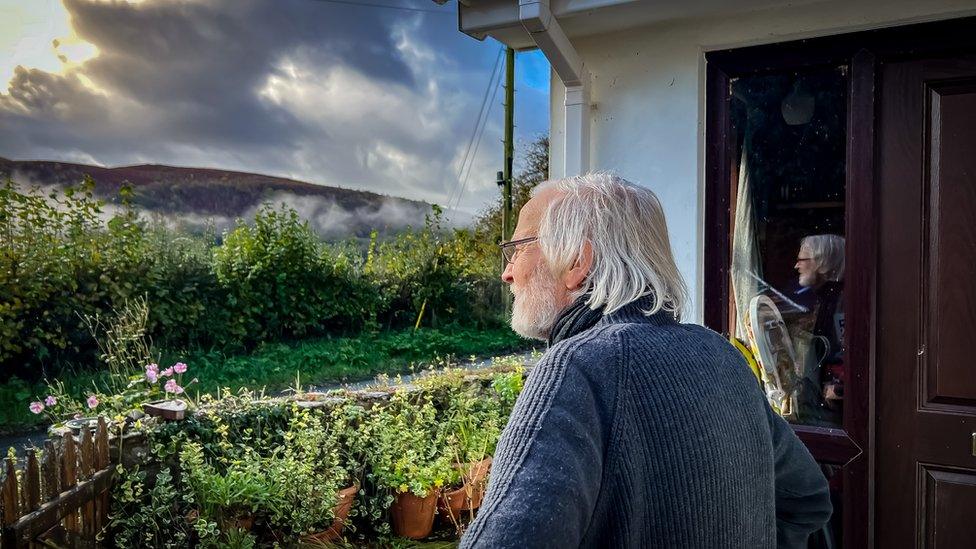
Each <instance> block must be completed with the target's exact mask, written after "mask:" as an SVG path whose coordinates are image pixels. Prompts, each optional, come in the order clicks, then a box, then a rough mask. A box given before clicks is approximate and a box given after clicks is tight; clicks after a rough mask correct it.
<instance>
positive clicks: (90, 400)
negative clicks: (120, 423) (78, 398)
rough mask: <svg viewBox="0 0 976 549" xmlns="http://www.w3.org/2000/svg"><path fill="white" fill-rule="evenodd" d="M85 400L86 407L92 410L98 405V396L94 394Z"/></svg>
mask: <svg viewBox="0 0 976 549" xmlns="http://www.w3.org/2000/svg"><path fill="white" fill-rule="evenodd" d="M85 402H87V403H88V408H90V409H92V410H94V409H95V408H97V407H98V397H97V396H95V395H91V396H89V397H88V400H86V401H85Z"/></svg>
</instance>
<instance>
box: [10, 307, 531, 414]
mask: <svg viewBox="0 0 976 549" xmlns="http://www.w3.org/2000/svg"><path fill="white" fill-rule="evenodd" d="M525 345H526V341H525V340H524V339H521V338H520V337H518V336H517V335H516V334H515V333H513V332H512V331H511V330H510V329H508V328H490V329H483V330H481V329H476V328H471V327H458V326H446V327H444V328H443V329H439V330H435V329H430V328H421V329H419V330H417V331H413V330H410V329H408V330H404V331H400V332H383V333H378V334H372V333H366V334H362V335H360V336H358V337H344V338H334V339H333V338H323V339H312V340H306V341H302V342H300V343H275V344H269V345H263V346H261V347H259V348H258V349H257V350H256V351H255V352H253V353H250V354H241V355H232V356H225V355H223V354H221V353H214V352H211V353H200V354H195V355H189V356H184V355H175V354H164V355H163V356H162V357H161V358H162V360H160V363H162V364H172V363H173V362H176V361H177V360H182V361H183V362H186V363H187V364H188V365H189V368H190V370H189V372H188V373H189V378H191V381H189V382H188V383H186V384H184V383H183V381H184V380H183V379H182V377H183V376H179V377H180V379H178V381H179V385H180V386H181V387H183V386H186V389H187V393H186V394H187V395H188V396H191V397H193V396H195V395H198V394H200V395H206V394H208V393H217V392H218V391H219V389H220V388H222V387H223V388H229V389H230V390H231V391H234V392H235V393H236V392H237V391H238V390H239V389H242V388H244V387H256V388H261V387H263V388H265V389H266V390H267V391H278V390H283V389H287V388H288V387H290V386H291V385H292V384H293V382H294V380H295V377H296V373H297V374H299V376H300V377H301V379H302V380H303V381H305V382H308V383H315V384H325V383H337V382H349V381H359V380H363V379H369V378H370V377H372V376H374V375H376V374H379V373H393V374H395V373H399V372H406V371H409V370H410V369H411V368H416V367H417V366H418V364H422V363H429V362H430V361H432V360H433V359H435V358H436V357H466V356H471V355H485V354H496V353H506V352H509V351H514V350H517V349H521V348H524V347H525ZM136 375H137V376H138V377H139V379H141V380H143V381H141V382H139V381H138V380H136V379H133V378H132V377H126V378H125V379H124V382H123V383H122V385H123V387H122V388H121V389H120V390H119V391H118V392H113V391H112V390H111V387H112V386H113V385H118V384H119V383H118V380H114V381H113V379H112V378H111V376H110V375H109V374H108V373H107V372H105V371H102V372H96V373H89V372H81V373H78V374H73V375H66V376H63V377H61V378H59V379H58V381H57V382H52V383H50V384H46V383H42V382H38V383H28V382H26V381H24V380H22V379H19V378H12V379H11V380H9V381H8V382H6V383H0V398H2V399H3V402H8V403H11V406H6V407H0V429H2V428H10V427H17V428H24V427H28V426H30V425H33V424H35V423H38V422H39V421H41V420H43V419H45V416H42V415H34V414H32V413H30V411H29V410H28V405H29V404H30V403H31V402H32V401H43V400H44V399H45V397H47V396H48V395H52V396H55V397H56V399H57V402H58V406H57V407H56V408H55V409H53V410H48V409H45V410H44V412H45V413H46V414H47V418H46V419H47V420H48V421H49V422H54V423H57V422H59V421H63V420H64V419H65V418H67V417H70V416H71V415H73V414H75V413H82V414H86V415H87V414H88V413H89V412H88V407H87V406H86V405H85V399H86V398H87V397H88V396H89V395H91V394H93V393H95V394H97V395H98V398H99V401H100V404H99V407H98V410H99V411H107V410H108V411H109V412H107V413H110V414H118V413H125V412H126V411H128V410H129V409H131V408H132V407H133V406H134V405H135V404H136V403H139V402H144V401H145V400H147V399H149V398H152V397H158V398H162V391H161V389H160V385H161V384H162V382H163V381H165V380H163V379H161V380H160V382H159V383H156V384H148V383H145V376H144V372H142V373H139V372H137V373H136ZM192 379H197V380H198V381H197V382H196V383H193V381H192ZM150 393H151V394H150Z"/></svg>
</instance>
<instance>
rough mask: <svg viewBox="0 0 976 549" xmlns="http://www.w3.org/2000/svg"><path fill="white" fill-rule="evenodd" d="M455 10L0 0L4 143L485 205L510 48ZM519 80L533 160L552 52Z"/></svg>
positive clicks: (400, 1) (50, 155)
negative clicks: (504, 58)
mask: <svg viewBox="0 0 976 549" xmlns="http://www.w3.org/2000/svg"><path fill="white" fill-rule="evenodd" d="M365 4H373V5H388V6H400V7H406V8H411V9H409V10H404V9H388V8H382V7H375V6H368V5H365ZM456 10H457V5H456V2H454V1H452V2H449V3H447V4H445V5H443V6H438V5H437V4H435V3H434V2H432V1H430V0H138V1H137V0H0V81H2V83H4V85H2V86H0V156H2V157H5V158H11V159H16V160H60V161H68V162H80V163H89V164H97V165H100V166H109V167H112V166H124V165H131V164H145V163H154V164H169V165H175V166H193V167H210V168H220V169H230V170H242V171H250V172H256V173H263V174H269V175H276V176H283V177H290V178H294V179H299V180H303V181H309V182H312V183H319V184H325V185H335V186H342V187H346V188H355V189H364V190H369V191H374V192H379V193H383V194H388V195H394V196H402V197H406V198H412V199H419V200H425V201H428V202H432V203H437V204H441V205H444V206H448V207H453V206H454V205H455V204H457V208H458V209H459V211H461V212H467V213H469V214H470V213H475V212H477V211H478V210H480V209H482V208H483V207H484V206H485V205H487V204H488V203H489V202H490V201H491V200H493V199H494V197H495V196H497V193H498V190H497V187H496V185H495V172H496V171H498V170H500V169H501V166H502V143H501V139H502V128H503V107H502V101H503V98H504V90H503V89H502V88H501V84H502V82H500V80H501V78H498V79H496V83H497V84H498V85H495V86H492V85H490V78H491V76H492V71H493V68H494V67H495V65H496V62H498V60H499V53H500V51H501V48H502V46H501V44H500V43H498V42H496V41H493V40H491V39H488V40H485V41H478V40H475V39H474V38H471V37H469V36H466V35H464V34H462V33H461V32H459V31H458V30H457V15H456ZM502 68H503V67H500V68H499V76H501V73H503V70H502ZM515 89H516V100H515V104H516V111H515V124H516V130H515V137H516V164H518V156H519V155H518V150H519V148H520V147H519V145H520V144H525V143H528V142H529V141H530V140H532V139H533V138H534V137H536V136H538V135H540V134H544V133H546V132H547V131H548V127H549V120H548V112H549V111H548V95H549V66H548V63H547V61H546V59H545V57H543V56H542V55H541V53H539V52H538V51H535V52H527V53H519V54H518V57H517V62H516V84H515ZM486 91H487V94H486ZM486 95H487V98H488V101H489V103H488V105H490V110H489V112H488V115H487V117H486V122H485V124H484V130H483V131H482V130H480V128H478V127H477V126H476V124H477V122H478V119H479V112H480V109H481V106H482V102H483V101H484V100H485V97H486ZM479 135H480V141H479V139H478V137H479ZM475 148H477V152H476V154H474V150H475ZM466 153H467V155H466ZM466 157H467V159H468V161H467V162H465V159H466ZM461 189H463V192H462V191H461Z"/></svg>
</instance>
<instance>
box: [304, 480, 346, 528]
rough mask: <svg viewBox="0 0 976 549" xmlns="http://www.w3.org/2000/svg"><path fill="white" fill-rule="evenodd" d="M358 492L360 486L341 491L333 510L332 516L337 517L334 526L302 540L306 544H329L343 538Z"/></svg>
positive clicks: (333, 522)
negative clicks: (343, 531) (343, 530)
mask: <svg viewBox="0 0 976 549" xmlns="http://www.w3.org/2000/svg"><path fill="white" fill-rule="evenodd" d="M357 492H359V485H358V484H353V485H352V486H349V487H348V488H343V489H342V490H339V495H338V498H337V500H336V504H335V507H333V508H332V514H333V516H334V517H335V519H333V521H332V525H331V526H329V527H328V528H327V529H326V530H322V531H321V532H315V533H314V534H307V535H305V536H302V540H303V541H305V542H327V541H335V540H337V539H339V538H340V537H342V529H343V528H344V527H345V526H346V520H348V519H349V511H350V510H352V504H353V503H355V501H356V493H357Z"/></svg>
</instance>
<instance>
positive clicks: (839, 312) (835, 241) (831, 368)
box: [794, 234, 844, 426]
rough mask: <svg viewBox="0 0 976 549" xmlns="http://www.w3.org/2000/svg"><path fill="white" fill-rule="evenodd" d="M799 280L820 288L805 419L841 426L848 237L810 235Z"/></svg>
mask: <svg viewBox="0 0 976 549" xmlns="http://www.w3.org/2000/svg"><path fill="white" fill-rule="evenodd" d="M794 268H795V269H796V271H797V273H798V276H799V283H800V286H802V287H804V288H809V289H811V290H813V291H814V292H815V293H816V297H817V304H816V318H815V320H814V324H813V334H812V335H813V338H812V344H811V345H810V349H809V351H808V352H807V354H806V356H805V357H804V359H803V371H802V380H801V383H800V389H799V394H798V395H797V401H798V406H799V411H798V412H799V418H798V419H799V420H800V421H801V422H802V423H807V424H818V425H830V426H838V425H840V424H841V422H842V419H843V417H842V416H843V414H842V412H843V406H842V405H843V399H844V297H843V295H844V237H842V236H838V235H834V234H818V235H811V236H807V237H805V238H804V239H803V240H802V241H801V242H800V250H799V253H798V254H797V258H796V265H794Z"/></svg>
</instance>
